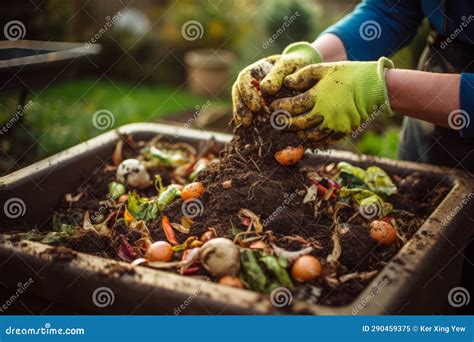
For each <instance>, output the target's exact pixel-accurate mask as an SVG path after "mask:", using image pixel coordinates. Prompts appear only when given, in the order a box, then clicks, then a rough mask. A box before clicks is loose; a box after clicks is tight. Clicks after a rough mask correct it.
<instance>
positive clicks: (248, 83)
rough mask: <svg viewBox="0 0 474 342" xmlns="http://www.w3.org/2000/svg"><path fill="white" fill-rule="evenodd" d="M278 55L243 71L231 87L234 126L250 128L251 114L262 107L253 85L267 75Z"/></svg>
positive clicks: (264, 59)
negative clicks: (256, 80)
mask: <svg viewBox="0 0 474 342" xmlns="http://www.w3.org/2000/svg"><path fill="white" fill-rule="evenodd" d="M279 58H280V55H275V56H270V57H266V58H263V59H261V60H259V61H257V62H255V63H253V64H250V65H249V66H247V67H246V68H245V69H243V70H242V71H241V72H240V73H239V76H238V77H237V81H235V83H234V85H233V86H232V108H233V118H234V123H235V124H236V125H244V126H250V124H251V123H252V112H258V111H259V110H260V108H261V106H262V104H261V96H260V94H259V92H258V90H257V88H256V87H255V85H254V84H253V80H254V79H255V78H256V77H259V78H260V79H261V78H263V77H264V76H265V75H266V74H268V73H269V72H270V70H271V68H272V67H273V64H274V63H275V62H276V61H277V60H278V59H279Z"/></svg>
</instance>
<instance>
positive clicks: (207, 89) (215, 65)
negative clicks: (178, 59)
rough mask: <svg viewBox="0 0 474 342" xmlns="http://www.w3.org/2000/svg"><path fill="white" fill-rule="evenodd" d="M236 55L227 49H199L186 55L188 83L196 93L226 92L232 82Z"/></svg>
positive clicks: (208, 94) (215, 94)
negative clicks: (231, 73) (231, 71)
mask: <svg viewBox="0 0 474 342" xmlns="http://www.w3.org/2000/svg"><path fill="white" fill-rule="evenodd" d="M234 60H235V56H234V54H233V53H232V52H230V51H226V50H213V49H199V50H191V51H189V52H187V53H186V54H185V55H184V61H185V63H186V67H187V85H188V88H189V90H190V91H191V92H192V93H193V94H196V95H200V96H206V97H215V96H218V95H220V94H222V93H224V92H225V90H226V89H227V88H228V87H227V86H228V85H229V83H230V81H231V80H230V70H231V67H232V64H233V63H234Z"/></svg>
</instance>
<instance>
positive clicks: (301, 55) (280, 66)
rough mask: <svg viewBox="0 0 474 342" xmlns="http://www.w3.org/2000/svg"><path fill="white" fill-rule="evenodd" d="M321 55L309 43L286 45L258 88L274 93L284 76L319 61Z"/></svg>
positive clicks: (320, 60)
mask: <svg viewBox="0 0 474 342" xmlns="http://www.w3.org/2000/svg"><path fill="white" fill-rule="evenodd" d="M322 61H323V60H322V57H321V55H320V54H319V52H318V50H316V49H315V48H314V47H313V46H311V44H309V43H307V42H298V43H293V44H290V45H288V46H287V47H286V48H285V50H283V53H282V54H281V57H280V58H279V60H278V61H276V63H275V65H274V67H273V68H272V69H271V70H270V72H269V73H268V74H267V75H266V76H265V78H264V79H263V80H262V81H261V82H260V89H261V90H262V92H264V93H266V94H271V95H273V94H276V93H277V92H278V91H279V90H280V88H281V86H282V84H283V80H284V79H285V77H286V76H288V75H290V74H292V73H294V72H295V71H297V70H299V69H301V68H302V67H304V66H306V65H309V64H314V63H321V62H322Z"/></svg>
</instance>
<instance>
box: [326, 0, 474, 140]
mask: <svg viewBox="0 0 474 342" xmlns="http://www.w3.org/2000/svg"><path fill="white" fill-rule="evenodd" d="M424 18H428V20H429V21H430V23H431V25H432V26H433V27H434V28H435V29H436V31H437V32H438V33H439V34H441V35H442V36H443V37H446V43H449V40H448V39H450V40H456V41H459V42H463V43H465V44H469V45H473V46H474V0H366V1H364V2H362V3H361V4H359V5H358V6H357V7H356V8H355V10H354V11H353V12H352V13H351V14H349V15H347V16H346V17H345V18H343V19H342V20H340V21H339V22H338V23H336V24H335V25H333V26H331V27H329V28H328V29H327V30H326V31H325V32H324V33H333V34H335V35H337V36H338V37H339V38H340V39H341V40H342V42H343V44H344V47H345V49H346V53H347V57H348V59H349V60H360V61H366V60H376V59H378V58H379V57H381V56H389V55H391V54H393V53H395V52H396V51H397V50H399V49H401V48H402V47H404V46H405V45H407V44H408V43H409V42H410V41H411V39H412V38H413V37H414V36H415V35H416V32H417V29H418V27H419V26H420V24H421V22H422V21H423V19H424ZM473 62H474V60H473ZM460 103H461V109H463V110H464V111H466V112H467V113H468V114H469V115H470V118H471V120H470V125H468V126H467V127H465V128H464V129H462V130H461V131H460V133H461V136H462V137H474V74H473V73H462V74H461V85H460Z"/></svg>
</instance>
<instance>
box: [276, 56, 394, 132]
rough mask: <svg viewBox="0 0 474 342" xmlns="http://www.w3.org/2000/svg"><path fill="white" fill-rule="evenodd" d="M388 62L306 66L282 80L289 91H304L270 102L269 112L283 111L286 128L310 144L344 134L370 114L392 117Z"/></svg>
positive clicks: (385, 60) (380, 60) (383, 59)
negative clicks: (389, 100)
mask: <svg viewBox="0 0 474 342" xmlns="http://www.w3.org/2000/svg"><path fill="white" fill-rule="evenodd" d="M385 68H393V63H392V61H390V60H389V59H387V58H385V57H382V58H380V59H379V60H378V61H377V62H337V63H321V64H315V65H309V66H307V67H305V68H303V69H301V70H299V71H297V72H296V73H294V74H292V75H290V76H288V77H286V78H285V81H284V84H285V86H286V87H288V88H290V89H297V90H307V89H309V90H307V91H306V92H304V93H302V94H300V95H297V96H294V97H288V98H283V99H279V100H276V101H274V102H273V103H272V104H271V105H270V108H271V110H272V111H277V110H282V111H287V112H288V113H289V114H290V115H291V116H292V117H291V118H288V122H287V124H288V128H289V129H291V130H296V131H298V134H299V135H300V137H301V138H304V139H309V140H311V141H318V140H321V139H325V138H327V137H328V136H330V135H334V134H338V135H344V134H346V133H349V132H351V131H352V130H353V129H355V128H357V127H359V126H360V124H361V123H362V121H363V120H366V119H367V118H368V116H369V115H370V114H371V113H377V115H378V114H380V113H387V114H389V115H391V114H392V110H391V108H390V104H389V102H388V94H387V88H386V85H385Z"/></svg>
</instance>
